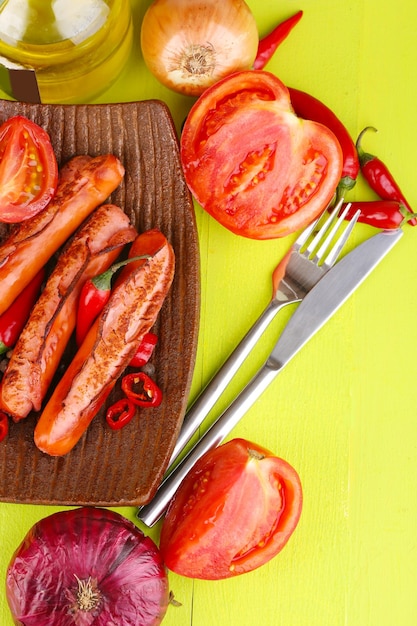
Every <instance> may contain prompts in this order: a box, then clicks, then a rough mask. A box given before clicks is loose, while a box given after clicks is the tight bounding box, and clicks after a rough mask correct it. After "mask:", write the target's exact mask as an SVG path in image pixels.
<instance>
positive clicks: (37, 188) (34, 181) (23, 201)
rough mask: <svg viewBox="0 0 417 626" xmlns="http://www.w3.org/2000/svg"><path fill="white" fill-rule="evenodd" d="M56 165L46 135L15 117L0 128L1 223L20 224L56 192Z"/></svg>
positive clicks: (21, 117)
mask: <svg viewBox="0 0 417 626" xmlns="http://www.w3.org/2000/svg"><path fill="white" fill-rule="evenodd" d="M57 182H58V164H57V161H56V157H55V153H54V151H53V148H52V145H51V141H50V138H49V135H48V133H47V132H46V131H45V130H44V129H43V128H42V127H41V126H38V124H35V123H34V122H32V121H31V120H29V119H27V118H26V117H23V116H22V115H16V116H15V117H11V118H9V119H8V120H7V121H6V122H4V123H3V124H2V125H1V126H0V221H1V222H8V223H10V222H22V221H23V220H26V219H28V218H29V217H33V216H34V215H36V214H37V213H39V212H40V211H41V210H42V209H44V208H45V206H46V205H47V204H48V202H49V201H50V199H51V198H52V196H53V195H54V193H55V190H56V186H57Z"/></svg>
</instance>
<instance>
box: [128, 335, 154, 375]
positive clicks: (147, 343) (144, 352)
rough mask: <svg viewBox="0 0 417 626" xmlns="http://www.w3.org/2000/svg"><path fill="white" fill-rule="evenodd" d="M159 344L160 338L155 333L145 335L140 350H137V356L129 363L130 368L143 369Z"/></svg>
mask: <svg viewBox="0 0 417 626" xmlns="http://www.w3.org/2000/svg"><path fill="white" fill-rule="evenodd" d="M157 343H158V337H157V336H156V335H155V333H145V335H144V336H143V339H142V341H141V342H140V344H139V347H138V349H137V350H136V354H135V355H134V357H133V358H132V360H131V361H130V363H129V365H130V367H143V366H144V365H146V363H147V362H148V361H149V359H150V358H151V356H152V353H153V351H154V348H155V346H156V344H157Z"/></svg>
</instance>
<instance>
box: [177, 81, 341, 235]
mask: <svg viewBox="0 0 417 626" xmlns="http://www.w3.org/2000/svg"><path fill="white" fill-rule="evenodd" d="M181 160H182V165H183V169H184V174H185V179H186V181H187V184H188V187H189V189H190V190H191V192H192V194H193V195H194V197H195V198H196V200H197V201H198V202H199V204H200V205H201V206H202V207H203V208H204V209H205V210H206V211H207V212H208V213H209V214H210V215H212V217H214V218H215V219H216V220H217V221H218V222H220V224H222V225H223V226H224V227H226V228H228V229H229V230H230V231H232V232H233V233H235V234H237V235H242V236H244V237H249V238H253V239H272V238H274V237H283V236H285V235H288V234H290V233H292V232H295V231H296V230H298V229H300V228H302V227H303V226H306V225H307V224H308V223H310V222H312V221H313V219H315V218H316V217H317V216H318V215H319V214H320V213H321V212H322V211H323V210H324V209H325V208H326V206H327V204H328V203H329V202H330V200H331V199H332V197H333V195H334V193H335V191H336V187H337V185H338V183H339V181H340V177H341V173H342V166H343V157H342V150H341V147H340V144H339V142H338V140H337V138H336V136H335V135H334V134H333V133H332V132H331V131H330V130H329V129H328V128H327V127H325V126H323V125H322V124H318V123H316V122H312V121H309V120H303V119H301V118H299V117H297V116H296V115H295V113H294V111H293V109H292V106H291V101H290V95H289V92H288V89H287V88H286V87H285V85H284V84H283V83H282V82H281V81H280V80H279V79H278V78H277V77H276V76H274V75H273V74H270V73H269V72H265V71H262V70H259V71H247V72H237V73H235V74H232V75H230V76H228V77H226V78H224V79H223V80H221V81H219V82H218V83H216V84H215V85H214V86H213V87H210V88H209V89H207V90H206V91H205V92H204V93H203V95H202V96H201V97H200V98H199V99H198V100H197V101H196V103H195V104H194V106H193V107H192V108H191V111H190V113H189V115H188V117H187V120H186V122H185V124H184V127H183V131H182V135H181Z"/></svg>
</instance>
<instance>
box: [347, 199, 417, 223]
mask: <svg viewBox="0 0 417 626" xmlns="http://www.w3.org/2000/svg"><path fill="white" fill-rule="evenodd" d="M349 204H350V208H349V210H348V212H347V214H346V216H345V219H346V220H350V219H352V217H353V216H354V215H355V213H356V211H358V210H359V211H360V214H359V218H358V221H359V222H362V223H363V224H369V225H370V226H375V227H376V228H383V229H384V230H387V229H395V228H401V227H402V226H403V225H404V224H406V223H407V222H409V221H410V219H413V218H414V217H417V214H416V213H408V211H407V209H406V208H405V207H404V205H402V204H401V203H400V202H396V201H395V200H370V201H367V202H350V203H349ZM345 206H346V205H343V206H342V209H341V211H343V209H344V208H345Z"/></svg>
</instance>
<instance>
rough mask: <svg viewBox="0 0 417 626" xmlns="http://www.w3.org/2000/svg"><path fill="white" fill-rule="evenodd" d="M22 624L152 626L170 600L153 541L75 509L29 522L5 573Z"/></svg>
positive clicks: (96, 511)
mask: <svg viewBox="0 0 417 626" xmlns="http://www.w3.org/2000/svg"><path fill="white" fill-rule="evenodd" d="M6 595H7V600H8V603H9V607H10V610H11V612H12V615H13V619H14V622H15V624H19V625H23V626H73V625H75V626H157V625H158V624H160V623H161V621H162V619H163V617H164V615H165V613H166V610H167V606H168V602H169V589H168V579H167V575H166V570H165V567H164V565H163V562H162V559H161V557H160V554H159V550H158V548H157V546H156V545H155V544H154V542H153V541H152V540H151V539H150V538H149V537H145V535H144V534H143V533H142V532H141V531H140V530H139V529H138V528H137V527H136V526H135V525H134V524H133V523H132V522H130V521H129V520H127V519H125V518H124V517H122V516H121V515H119V514H118V513H115V512H113V511H110V510H108V509H100V508H89V507H81V508H78V509H71V510H68V511H62V512H59V513H55V514H53V515H50V516H48V517H45V518H44V519H42V520H40V521H39V522H38V523H37V524H35V525H34V526H33V527H32V528H31V530H30V531H29V532H28V534H27V535H26V537H25V539H24V540H23V542H22V543H21V545H20V546H19V548H18V549H17V550H16V552H15V553H14V555H13V557H12V560H11V562H10V564H9V567H8V570H7V580H6Z"/></svg>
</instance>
